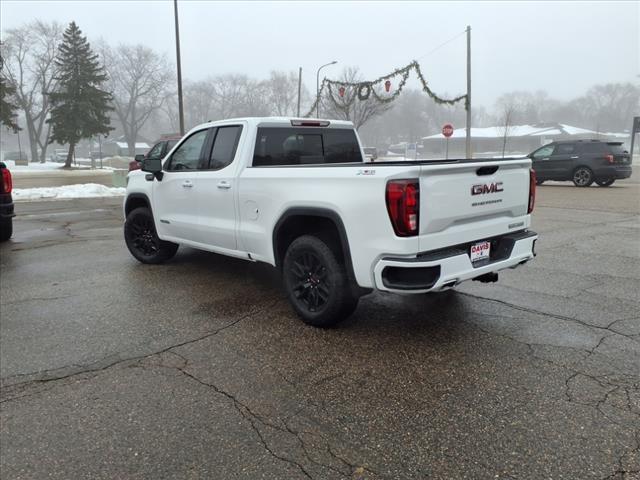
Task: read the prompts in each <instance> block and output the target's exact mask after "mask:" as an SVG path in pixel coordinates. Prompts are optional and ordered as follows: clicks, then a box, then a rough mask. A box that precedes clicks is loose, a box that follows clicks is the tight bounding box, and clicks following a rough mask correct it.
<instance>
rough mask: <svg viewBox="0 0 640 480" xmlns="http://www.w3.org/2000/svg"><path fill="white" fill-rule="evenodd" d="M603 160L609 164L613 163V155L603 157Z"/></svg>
mask: <svg viewBox="0 0 640 480" xmlns="http://www.w3.org/2000/svg"><path fill="white" fill-rule="evenodd" d="M604 159H605V160H606V161H607V162H609V163H613V155H605V156H604Z"/></svg>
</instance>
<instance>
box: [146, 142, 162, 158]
mask: <svg viewBox="0 0 640 480" xmlns="http://www.w3.org/2000/svg"><path fill="white" fill-rule="evenodd" d="M164 144H165V142H158V143H156V144H155V145H154V146H153V148H152V149H151V150H149V153H147V158H148V159H155V158H162V147H164Z"/></svg>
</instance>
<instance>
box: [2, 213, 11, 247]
mask: <svg viewBox="0 0 640 480" xmlns="http://www.w3.org/2000/svg"><path fill="white" fill-rule="evenodd" d="M11 235H13V219H11V218H8V219H6V220H2V221H0V242H6V241H7V240H9V239H10V238H11Z"/></svg>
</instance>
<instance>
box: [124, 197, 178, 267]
mask: <svg viewBox="0 0 640 480" xmlns="http://www.w3.org/2000/svg"><path fill="white" fill-rule="evenodd" d="M124 240H125V242H126V244H127V248H128V249H129V252H131V255H133V256H134V257H135V258H136V260H138V261H140V262H142V263H150V264H157V263H162V262H165V261H167V260H169V259H170V258H172V257H173V256H174V255H175V254H176V252H177V251H178V245H177V244H175V243H171V242H165V241H164V240H160V239H159V238H158V234H157V233H156V227H155V224H154V222H153V215H152V214H151V210H149V209H148V208H147V207H138V208H135V209H133V210H131V212H129V215H127V219H126V221H125V223H124Z"/></svg>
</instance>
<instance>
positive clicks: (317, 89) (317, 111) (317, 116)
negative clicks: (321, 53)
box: [316, 60, 338, 118]
mask: <svg viewBox="0 0 640 480" xmlns="http://www.w3.org/2000/svg"><path fill="white" fill-rule="evenodd" d="M336 63H338V62H337V61H336V60H334V61H333V62H330V63H326V64H324V65H322V66H321V67H320V68H319V69H318V73H317V74H316V118H319V117H320V70H322V69H323V68H324V67H328V66H329V65H335V64H336Z"/></svg>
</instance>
